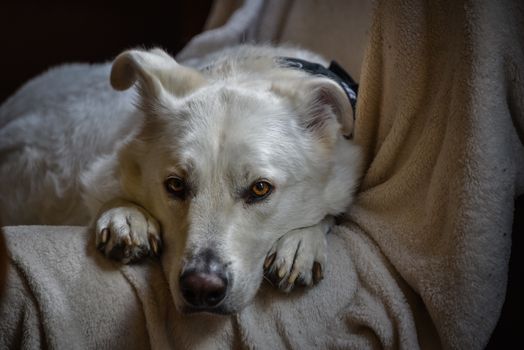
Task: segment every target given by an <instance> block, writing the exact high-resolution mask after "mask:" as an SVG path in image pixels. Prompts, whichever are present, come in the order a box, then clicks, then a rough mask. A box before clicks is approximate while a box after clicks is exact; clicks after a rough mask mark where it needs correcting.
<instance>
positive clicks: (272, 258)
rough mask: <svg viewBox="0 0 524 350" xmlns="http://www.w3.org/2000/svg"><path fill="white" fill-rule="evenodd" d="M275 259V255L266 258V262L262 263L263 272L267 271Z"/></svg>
mask: <svg viewBox="0 0 524 350" xmlns="http://www.w3.org/2000/svg"><path fill="white" fill-rule="evenodd" d="M276 257H277V253H273V254H271V255H268V256H267V257H266V260H265V261H264V270H267V269H268V268H269V267H270V266H271V265H272V264H273V261H275V258H276Z"/></svg>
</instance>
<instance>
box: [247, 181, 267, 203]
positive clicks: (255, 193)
mask: <svg viewBox="0 0 524 350" xmlns="http://www.w3.org/2000/svg"><path fill="white" fill-rule="evenodd" d="M272 190H273V186H272V185H271V184H270V183H269V182H268V181H266V180H258V181H256V182H254V183H253V184H252V185H251V188H250V193H249V196H248V202H255V201H258V200H261V199H264V198H266V197H267V196H269V195H270V194H271V191H272Z"/></svg>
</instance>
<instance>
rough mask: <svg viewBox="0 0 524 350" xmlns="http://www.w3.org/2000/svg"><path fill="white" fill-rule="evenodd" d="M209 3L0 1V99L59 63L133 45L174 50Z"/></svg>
mask: <svg viewBox="0 0 524 350" xmlns="http://www.w3.org/2000/svg"><path fill="white" fill-rule="evenodd" d="M211 2H212V0H192V1H176V0H171V1H161V0H149V1H147V2H132V1H127V2H123V1H117V2H109V1H101V0H91V1H82V2H75V1H42V0H40V1H36V0H29V1H24V0H18V1H14V0H2V1H1V2H0V50H1V51H0V66H1V67H2V68H3V71H2V72H1V73H0V76H1V83H0V103H2V102H3V101H5V99H6V98H7V97H9V96H10V95H12V94H13V93H14V92H15V91H16V89H17V88H19V87H20V86H21V85H22V84H23V83H24V82H26V81H27V80H29V79H30V78H32V77H34V76H35V75H37V74H39V73H41V72H43V71H45V70H46V69H47V68H49V67H52V66H55V65H58V64H61V63H67V62H90V63H94V62H103V61H108V60H111V59H113V58H114V57H115V56H116V55H117V54H118V53H120V52H121V51H123V50H125V49H128V48H132V47H136V46H144V47H152V46H161V47H162V48H164V49H166V50H167V51H168V52H169V53H171V54H175V53H177V52H178V51H179V50H180V49H181V48H182V47H183V46H184V45H185V44H186V43H187V42H188V41H189V40H190V39H191V37H193V36H194V35H195V34H197V33H199V32H200V31H201V30H202V28H203V26H204V23H205V20H206V18H207V14H208V13H209V10H210V8H211Z"/></svg>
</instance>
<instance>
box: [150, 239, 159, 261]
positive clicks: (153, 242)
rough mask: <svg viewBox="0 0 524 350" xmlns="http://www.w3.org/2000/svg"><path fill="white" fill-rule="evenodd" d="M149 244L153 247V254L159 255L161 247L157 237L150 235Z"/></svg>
mask: <svg viewBox="0 0 524 350" xmlns="http://www.w3.org/2000/svg"><path fill="white" fill-rule="evenodd" d="M149 246H150V247H151V250H152V251H153V255H154V256H158V253H159V250H160V248H159V245H158V243H157V240H156V238H155V237H154V236H153V235H149Z"/></svg>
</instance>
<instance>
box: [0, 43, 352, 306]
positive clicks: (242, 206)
mask: <svg viewBox="0 0 524 350" xmlns="http://www.w3.org/2000/svg"><path fill="white" fill-rule="evenodd" d="M276 56H294V57H300V58H304V59H308V60H314V61H317V62H322V63H324V62H323V61H322V59H320V58H319V57H317V56H315V55H314V54H311V53H309V52H306V51H301V50H296V49H289V48H273V47H254V46H241V47H238V48H234V49H228V50H225V51H224V52H221V53H219V54H215V55H211V56H209V57H207V58H204V59H203V60H202V61H201V62H200V63H199V65H198V68H199V69H200V71H198V70H196V69H192V68H189V67H184V66H181V65H179V64H178V63H176V62H175V61H174V60H173V59H172V58H170V57H169V56H168V55H167V54H165V53H164V52H163V51H160V50H152V51H148V52H146V51H138V50H132V51H128V52H125V53H123V54H122V55H120V56H119V57H117V59H116V60H115V63H114V65H113V69H112V74H111V83H112V85H113V86H114V87H115V88H116V89H119V90H126V89H128V88H130V89H129V90H127V91H125V92H115V91H112V90H111V89H110V88H109V85H108V81H109V79H108V75H109V66H108V65H101V66H66V67H62V68H58V69H56V70H53V71H50V72H48V73H46V74H44V75H43V76H41V77H39V78H37V79H35V80H34V81H32V82H31V83H29V84H28V85H26V86H25V87H24V88H23V89H22V90H21V91H19V92H18V93H17V95H15V96H14V97H13V98H12V99H10V100H9V101H7V102H6V104H4V105H3V106H2V107H1V109H0V123H1V125H0V126H1V129H0V152H1V153H0V157H1V158H0V175H1V176H2V185H1V186H2V189H1V197H0V205H1V210H2V211H1V215H2V221H3V222H4V224H19V223H53V224H56V223H60V224H65V223H75V224H86V223H87V222H88V221H87V220H88V219H89V218H91V219H94V227H95V234H97V242H98V243H100V242H101V240H102V234H103V231H104V229H105V228H109V229H110V231H111V232H115V233H114V234H111V235H110V238H109V239H110V240H109V242H108V243H107V245H105V246H104V251H105V252H106V254H109V253H110V251H111V250H112V248H113V247H115V246H118V245H119V244H120V245H122V247H123V249H126V252H125V253H124V260H129V259H131V260H132V259H133V258H134V257H137V256H140V255H141V254H142V253H143V252H144V251H148V250H150V249H151V244H158V245H160V244H163V246H164V252H163V254H162V264H163V267H164V270H165V273H166V276H167V279H168V282H169V285H170V288H171V291H172V294H173V296H174V299H175V304H176V305H177V307H179V308H180V309H181V310H183V309H184V303H183V301H182V298H181V297H180V292H179V286H178V279H179V276H180V273H181V271H182V270H183V269H184V266H185V265H187V264H189V263H190V261H191V259H193V258H194V257H195V256H196V255H198V254H200V253H201V252H203V251H205V250H212V251H213V252H214V254H216V255H217V256H218V257H219V258H220V259H221V260H222V261H224V263H225V264H226V265H227V266H228V269H229V271H228V273H229V274H230V276H231V283H230V284H229V285H228V292H227V296H226V298H225V299H224V301H223V302H222V303H221V305H220V307H219V308H218V309H217V310H215V311H216V312H223V313H230V312H235V311H236V310H238V309H240V308H241V307H243V306H244V305H245V304H246V303H248V302H249V301H250V300H251V299H252V297H253V296H254V295H255V293H256V291H257V289H258V287H259V285H260V283H261V280H262V277H263V268H262V266H263V264H264V260H265V259H266V257H267V256H268V252H269V253H270V254H272V253H274V252H275V253H277V258H276V259H275V261H274V263H273V264H272V266H271V267H270V268H268V271H267V272H268V274H275V273H278V271H279V270H280V269H283V270H285V271H284V272H285V276H284V278H283V279H282V281H286V280H288V279H289V278H291V276H293V277H297V276H298V275H300V276H301V277H302V278H301V279H300V280H301V283H303V284H307V285H309V284H311V281H312V277H311V269H312V264H313V263H314V262H315V261H316V262H319V263H321V264H324V263H325V259H326V257H325V241H324V234H325V233H326V231H327V230H329V227H330V225H331V224H330V222H331V221H330V220H328V219H326V218H327V217H329V216H331V215H338V214H340V213H342V212H344V211H345V210H346V209H347V207H348V206H349V204H350V203H351V201H352V197H353V192H354V191H355V188H356V186H357V180H358V168H359V153H358V149H357V147H356V146H355V145H354V144H353V143H352V142H351V141H348V140H347V139H345V138H344V136H343V134H344V133H346V132H348V131H351V130H348V129H351V128H352V120H351V113H349V112H348V111H349V108H350V107H349V101H347V100H346V98H345V96H344V94H343V92H342V90H341V89H340V88H339V87H338V86H337V85H336V84H335V83H333V82H331V81H329V80H327V79H324V78H317V77H312V76H310V75H308V74H306V73H304V72H301V71H296V70H292V69H289V68H279V67H277V66H276V65H275V63H274V59H273V58H274V57H276ZM134 86H137V87H138V89H136V90H135V88H134ZM136 92H138V94H137V93H136ZM135 106H136V107H135ZM172 175H177V176H179V177H182V178H184V179H185V180H186V182H187V183H188V184H190V188H191V191H190V195H188V197H187V198H186V199H185V200H179V199H173V198H172V197H170V196H169V195H168V194H167V193H166V190H165V187H164V181H165V179H166V178H167V177H169V176H172ZM257 179H267V180H269V181H270V182H271V183H272V184H273V185H274V190H273V192H272V193H271V194H270V195H269V196H268V197H267V198H266V199H264V200H262V201H259V202H256V203H251V204H249V203H247V202H246V200H245V198H244V197H243V193H245V192H246V189H248V188H249V187H250V185H251V184H252V183H253V182H254V181H256V180H257ZM80 180H81V182H82V185H83V187H82V193H83V196H82V197H80V192H81V191H80V187H79V182H80ZM87 212H89V215H87ZM160 230H162V238H160V236H159V231H160ZM106 233H107V232H106ZM151 240H154V242H152V241H151ZM133 251H134V252H135V253H137V252H138V253H140V254H138V255H136V256H134V255H133ZM284 272H283V273H284ZM292 280H293V281H294V279H292ZM282 281H281V282H280V283H279V284H278V286H279V287H280V288H282V289H284V290H289V289H291V287H292V286H293V283H291V285H290V284H289V283H285V282H282ZM297 281H298V279H297Z"/></svg>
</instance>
